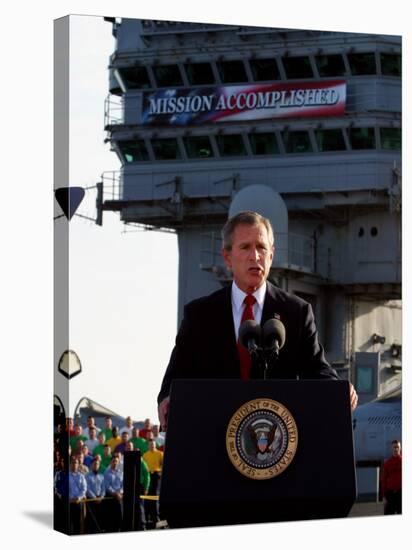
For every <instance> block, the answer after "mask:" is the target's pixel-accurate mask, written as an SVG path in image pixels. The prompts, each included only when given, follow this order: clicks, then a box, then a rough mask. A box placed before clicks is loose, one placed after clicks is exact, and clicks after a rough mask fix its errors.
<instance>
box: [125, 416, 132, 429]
mask: <svg viewBox="0 0 412 550" xmlns="http://www.w3.org/2000/svg"><path fill="white" fill-rule="evenodd" d="M132 425H133V422H132V418H131V417H130V416H128V417H127V418H126V426H127V427H128V428H131V427H132Z"/></svg>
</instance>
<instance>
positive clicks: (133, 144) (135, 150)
mask: <svg viewBox="0 0 412 550" xmlns="http://www.w3.org/2000/svg"><path fill="white" fill-rule="evenodd" d="M117 145H118V147H119V149H120V152H121V153H122V155H123V157H124V159H125V161H126V162H127V163H129V162H139V161H142V160H149V153H148V151H147V148H146V144H145V142H144V141H143V140H142V139H138V140H135V141H118V142H117Z"/></svg>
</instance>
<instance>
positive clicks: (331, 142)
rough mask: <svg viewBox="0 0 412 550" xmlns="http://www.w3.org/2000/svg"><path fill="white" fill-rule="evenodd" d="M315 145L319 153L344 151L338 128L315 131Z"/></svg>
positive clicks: (343, 143) (344, 147) (340, 132)
mask: <svg viewBox="0 0 412 550" xmlns="http://www.w3.org/2000/svg"><path fill="white" fill-rule="evenodd" d="M315 136H316V143H317V145H318V149H319V151H321V152H323V151H344V150H345V149H346V146H345V140H344V138H343V133H342V130H341V129H340V128H333V129H325V130H316V131H315Z"/></svg>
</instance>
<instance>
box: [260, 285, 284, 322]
mask: <svg viewBox="0 0 412 550" xmlns="http://www.w3.org/2000/svg"><path fill="white" fill-rule="evenodd" d="M278 307H279V304H278V301H277V300H276V287H275V286H273V285H272V284H271V283H269V282H267V289H266V296H265V301H264V303H263V311H262V320H261V322H260V325H261V326H262V327H263V325H264V324H265V322H266V321H267V320H268V319H272V318H273V317H274V314H275V313H278V312H277V308H278ZM279 313H280V312H279Z"/></svg>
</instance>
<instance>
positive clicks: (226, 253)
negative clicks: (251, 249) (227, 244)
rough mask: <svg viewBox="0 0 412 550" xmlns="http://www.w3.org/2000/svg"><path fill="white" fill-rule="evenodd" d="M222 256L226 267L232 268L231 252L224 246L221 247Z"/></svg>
mask: <svg viewBox="0 0 412 550" xmlns="http://www.w3.org/2000/svg"><path fill="white" fill-rule="evenodd" d="M221 252H222V256H223V259H224V261H225V264H226V267H227V268H228V269H232V253H231V250H227V249H226V248H222V251H221Z"/></svg>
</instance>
